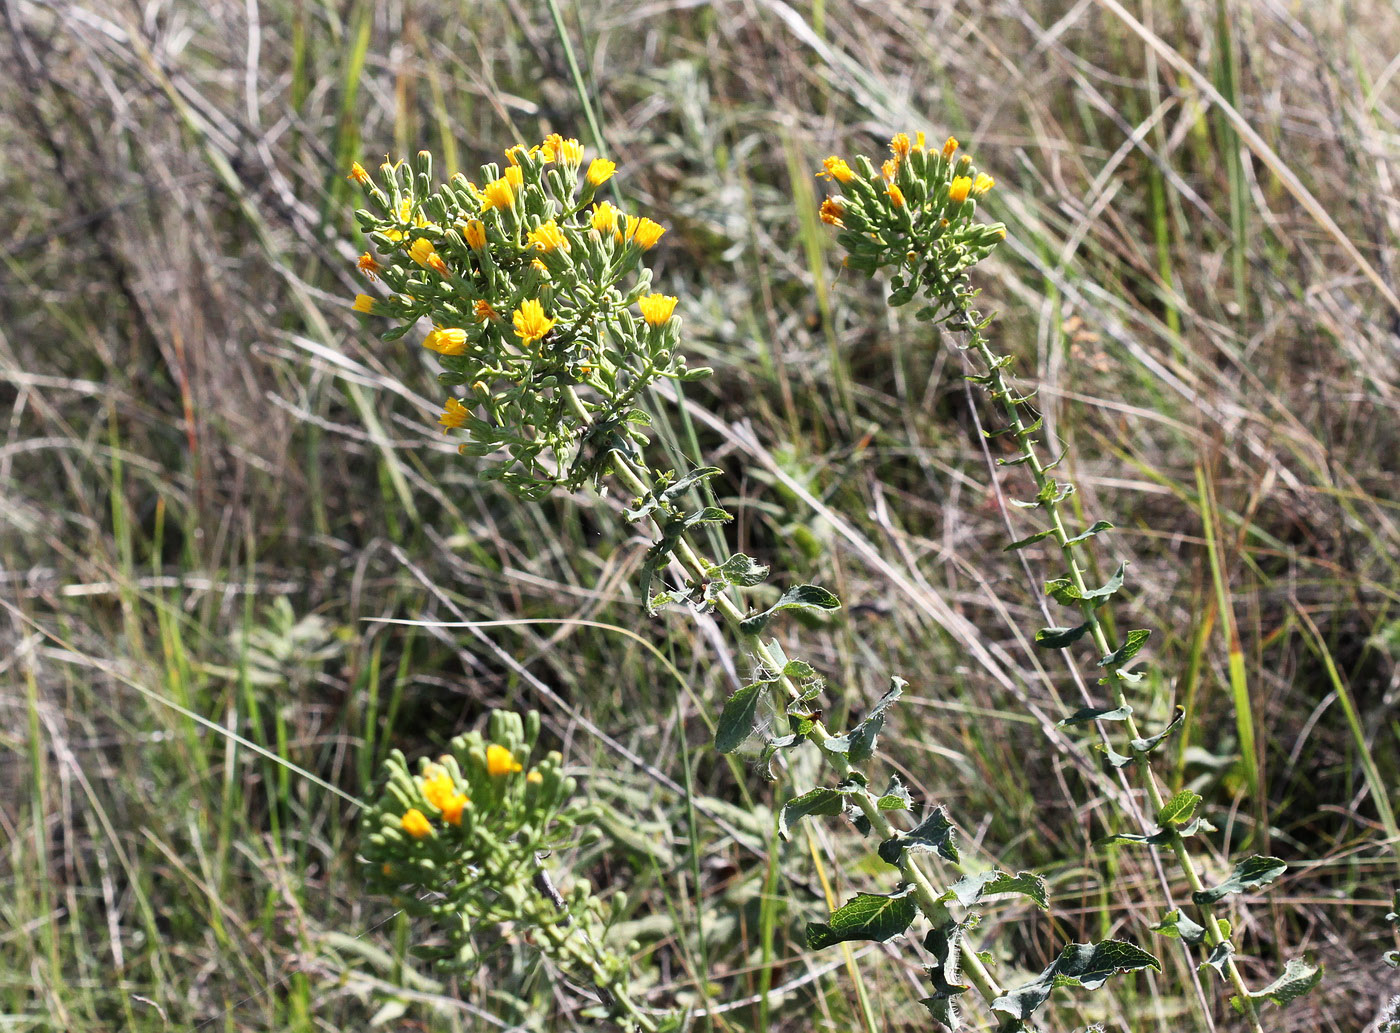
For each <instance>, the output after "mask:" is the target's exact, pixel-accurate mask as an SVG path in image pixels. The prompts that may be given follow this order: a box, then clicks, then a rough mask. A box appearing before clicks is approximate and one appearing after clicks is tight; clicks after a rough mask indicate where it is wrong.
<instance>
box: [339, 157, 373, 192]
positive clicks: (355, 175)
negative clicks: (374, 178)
mask: <svg viewBox="0 0 1400 1033" xmlns="http://www.w3.org/2000/svg"><path fill="white" fill-rule="evenodd" d="M345 178H346V179H349V180H353V181H354V182H356V183H359V184H361V185H362V186H363V185H364V184H365V183H368V182H369V173H368V172H366V171H365V167H364V166H363V165H361V164H360V163H359V162H358V161H352V162H351V163H350V175H348V176H346V177H345Z"/></svg>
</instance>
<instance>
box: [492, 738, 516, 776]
mask: <svg viewBox="0 0 1400 1033" xmlns="http://www.w3.org/2000/svg"><path fill="white" fill-rule="evenodd" d="M520 770H521V768H520V761H518V760H516V759H515V757H513V756H512V755H511V752H510V750H508V749H506V748H505V747H504V746H498V745H496V744H495V743H492V744H491V745H490V746H488V747H486V773H487V774H488V775H491V776H493V777H499V776H501V775H514V774H515V773H516V772H517V771H520Z"/></svg>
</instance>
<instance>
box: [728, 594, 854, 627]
mask: <svg viewBox="0 0 1400 1033" xmlns="http://www.w3.org/2000/svg"><path fill="white" fill-rule="evenodd" d="M839 609H841V600H839V599H837V598H836V596H834V595H832V594H831V593H830V592H828V591H827V590H826V589H825V588H821V587H819V586H817V585H798V586H797V587H796V588H789V589H788V590H787V591H786V592H784V593H783V594H782V597H781V598H779V600H778V601H777V602H776V603H774V604H773V605H772V606H770V607H769V608H768V609H766V610H764V611H763V612H762V613H756V614H754V615H753V616H751V617H747V618H745V619H744V620H743V621H741V622H740V623H739V630H740V631H742V632H743V633H744V634H745V635H757V634H758V633H759V632H760V631H762V630H763V629H764V628H765V627H766V626H767V625H768V622H769V621H770V620H772V619H773V615H774V614H775V613H778V612H779V611H780V610H822V611H826V612H831V611H832V610H839Z"/></svg>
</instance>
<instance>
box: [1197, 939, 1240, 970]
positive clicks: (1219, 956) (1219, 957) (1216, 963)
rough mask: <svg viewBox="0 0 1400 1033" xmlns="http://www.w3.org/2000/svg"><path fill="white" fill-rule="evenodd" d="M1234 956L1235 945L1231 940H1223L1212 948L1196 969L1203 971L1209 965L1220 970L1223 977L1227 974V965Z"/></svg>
mask: <svg viewBox="0 0 1400 1033" xmlns="http://www.w3.org/2000/svg"><path fill="white" fill-rule="evenodd" d="M1234 956H1235V945H1234V944H1233V943H1231V942H1230V941H1229V940H1221V941H1220V942H1219V943H1217V944H1216V945H1215V946H1214V947H1212V948H1211V949H1210V953H1209V954H1207V955H1206V960H1205V961H1203V962H1201V963H1200V964H1199V965H1197V966H1196V971H1197V972H1203V971H1205V969H1206V967H1207V966H1209V967H1211V968H1213V969H1215V971H1217V972H1219V973H1220V975H1221V976H1222V977H1223V976H1224V975H1225V965H1226V964H1227V963H1228V962H1229V960H1230V959H1231V958H1233V957H1234Z"/></svg>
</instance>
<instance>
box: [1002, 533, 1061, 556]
mask: <svg viewBox="0 0 1400 1033" xmlns="http://www.w3.org/2000/svg"><path fill="white" fill-rule="evenodd" d="M1054 533H1055V529H1054V528H1053V527H1052V528H1049V529H1048V530H1045V531H1037V532H1036V533H1035V534H1033V535H1031V536H1030V537H1029V538H1021V539H1019V540H1018V541H1014V542H1012V543H1011V544H1010V545H1006V546H1003V547H1002V550H1001V551H1002V552H1013V551H1015V550H1016V549H1024V548H1025V547H1026V546H1027V545H1034V544H1035V543H1036V542H1039V541H1042V540H1044V539H1046V538H1049V537H1050V536H1051V535H1052V534H1054Z"/></svg>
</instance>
